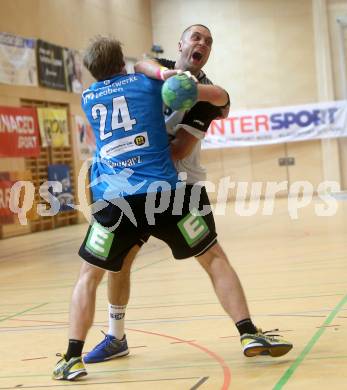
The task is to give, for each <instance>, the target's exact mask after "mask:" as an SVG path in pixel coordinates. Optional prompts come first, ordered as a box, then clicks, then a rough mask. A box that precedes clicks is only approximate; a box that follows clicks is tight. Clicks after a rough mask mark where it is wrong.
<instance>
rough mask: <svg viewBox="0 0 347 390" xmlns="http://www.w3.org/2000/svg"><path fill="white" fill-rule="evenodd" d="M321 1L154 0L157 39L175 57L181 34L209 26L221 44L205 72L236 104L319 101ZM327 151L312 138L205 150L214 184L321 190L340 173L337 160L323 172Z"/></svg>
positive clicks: (237, 106)
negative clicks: (317, 18)
mask: <svg viewBox="0 0 347 390" xmlns="http://www.w3.org/2000/svg"><path fill="white" fill-rule="evenodd" d="M317 1H321V0H313V2H312V1H311V0H291V1H288V0H216V1H209V0H190V1H189V2H187V1H184V0H177V1H170V0H152V1H151V4H152V25H153V40H154V42H155V43H158V44H160V45H162V46H163V48H164V50H165V52H164V56H166V57H169V58H176V56H177V42H178V40H179V37H180V34H181V32H182V31H183V30H184V29H185V28H186V27H187V26H189V25H191V24H194V23H201V24H205V25H207V26H208V27H209V28H210V29H211V31H212V35H213V38H214V44H213V49H212V52H211V56H210V59H209V62H208V64H207V65H206V67H205V70H206V72H207V74H208V75H209V77H210V78H211V79H212V80H213V81H214V82H215V83H216V84H219V85H222V86H224V87H225V88H226V89H227V90H228V91H229V93H230V96H231V102H232V109H236V110H237V109H252V108H262V107H275V106H282V105H295V104H304V103H311V102H316V101H318V100H320V99H319V96H318V82H317V75H318V73H317V69H318V68H317V67H318V65H317V63H316V57H315V54H316V51H317V48H316V45H317V42H318V43H319V42H320V41H319V39H318V40H316V39H315V34H316V32H315V26H314V20H313V18H314V16H313V7H314V6H316V5H317V4H314V2H316V3H317ZM323 49H325V48H323ZM324 153H325V154H326V152H325V146H323V145H322V143H321V142H320V141H307V142H296V143H288V144H282V145H273V146H260V147H245V148H238V149H236V148H233V149H220V150H213V151H204V152H203V161H204V163H205V166H206V168H207V171H208V179H209V180H212V181H213V182H214V183H217V182H218V181H219V179H220V178H221V177H223V176H229V175H230V176H231V180H235V181H246V182H256V181H260V182H266V181H278V182H280V181H284V180H288V182H289V184H290V183H293V182H294V181H297V180H308V181H310V182H311V183H312V184H313V186H314V188H317V186H318V184H319V183H320V182H321V181H323V180H326V179H328V178H331V177H333V178H336V177H339V172H338V171H339V167H338V166H336V164H335V165H333V166H332V167H330V166H329V169H324V164H325V161H324V158H325V157H324ZM280 157H294V158H295V165H294V166H289V167H285V166H284V167H282V166H279V164H278V159H279V158H280ZM263 188H264V187H263ZM281 194H282V195H285V194H286V191H284V192H282V193H281ZM214 197H215V196H214V194H211V198H214ZM231 197H235V192H234V193H231Z"/></svg>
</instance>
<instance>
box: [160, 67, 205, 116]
mask: <svg viewBox="0 0 347 390" xmlns="http://www.w3.org/2000/svg"><path fill="white" fill-rule="evenodd" d="M161 96H162V98H163V101H164V103H165V104H166V105H167V106H168V107H170V108H171V109H172V110H174V111H185V110H189V109H190V108H192V107H193V106H194V104H195V103H196V101H197V97H198V87H197V85H196V83H195V81H194V80H192V79H191V78H190V77H188V76H187V75H185V74H184V73H182V74H178V75H176V76H172V77H170V78H168V79H167V80H166V81H165V83H164V84H163V87H162V90H161Z"/></svg>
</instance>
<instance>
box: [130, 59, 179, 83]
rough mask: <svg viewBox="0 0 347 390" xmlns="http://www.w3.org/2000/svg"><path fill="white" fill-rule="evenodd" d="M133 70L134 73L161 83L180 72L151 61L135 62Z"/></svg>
mask: <svg viewBox="0 0 347 390" xmlns="http://www.w3.org/2000/svg"><path fill="white" fill-rule="evenodd" d="M134 69H135V72H136V73H143V74H145V75H146V76H148V77H150V78H152V79H157V80H163V81H165V80H167V79H168V78H169V77H171V76H174V75H176V74H177V73H179V72H180V71H179V70H178V69H169V68H167V67H166V66H162V65H161V64H160V63H159V62H157V61H156V60H153V59H147V60H142V61H139V62H137V63H136V64H135V66H134Z"/></svg>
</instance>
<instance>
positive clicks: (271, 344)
mask: <svg viewBox="0 0 347 390" xmlns="http://www.w3.org/2000/svg"><path fill="white" fill-rule="evenodd" d="M276 331H278V329H275V330H270V331H266V332H262V330H261V329H258V332H257V333H255V334H248V333H245V334H243V335H242V336H241V344H242V347H243V353H244V355H245V356H247V357H253V356H258V355H270V356H272V357H279V356H283V355H285V354H286V353H288V352H289V351H290V350H291V349H292V348H293V344H292V343H290V342H288V341H286V340H283V339H280V338H279V337H281V336H279V335H278V334H274V333H273V332H276Z"/></svg>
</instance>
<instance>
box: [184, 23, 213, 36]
mask: <svg viewBox="0 0 347 390" xmlns="http://www.w3.org/2000/svg"><path fill="white" fill-rule="evenodd" d="M196 26H200V27H203V28H206V30H208V31H209V33H210V34H211V30H210V29H209V28H208V27H207V26H205V25H204V24H198V23H197V24H192V25H190V26H189V27H187V28H186V29H185V30H184V31H183V33H182V35H181V39H182V38H183V37H184V35H185V34H186V33H187V32H188V31H189V30H190V29H191V28H192V27H196ZM211 35H212V34H211Z"/></svg>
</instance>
